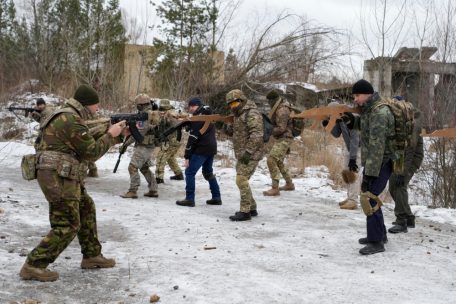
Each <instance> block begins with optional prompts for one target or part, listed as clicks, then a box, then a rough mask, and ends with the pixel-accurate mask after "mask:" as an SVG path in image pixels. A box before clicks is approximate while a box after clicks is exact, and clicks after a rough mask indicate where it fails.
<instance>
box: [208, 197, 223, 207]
mask: <svg viewBox="0 0 456 304" xmlns="http://www.w3.org/2000/svg"><path fill="white" fill-rule="evenodd" d="M206 204H208V205H221V204H222V200H221V199H219V198H211V199H210V200H207V201H206Z"/></svg>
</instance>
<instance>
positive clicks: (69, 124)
mask: <svg viewBox="0 0 456 304" xmlns="http://www.w3.org/2000/svg"><path fill="white" fill-rule="evenodd" d="M63 108H65V109H68V110H70V111H71V112H70V113H59V114H57V115H55V116H54V117H52V118H51V120H50V122H48V123H47V124H46V122H43V121H41V123H42V124H43V123H44V124H45V125H44V128H43V129H42V130H41V134H40V137H41V140H40V143H39V144H38V146H37V152H42V151H57V152H61V153H65V154H69V155H72V156H73V157H75V158H76V159H77V160H78V161H96V160H97V159H99V158H100V157H101V156H103V155H104V154H105V153H106V152H107V151H108V149H109V148H110V147H111V146H113V145H115V144H117V143H119V142H120V139H119V138H113V137H112V136H111V135H110V134H109V133H106V134H104V135H103V136H101V137H100V138H98V139H97V140H95V139H94V138H93V136H92V135H90V133H89V129H88V127H87V125H86V124H85V123H84V121H85V120H87V119H89V118H90V117H91V115H90V112H89V110H88V109H87V108H85V107H84V106H82V105H81V104H80V103H79V102H78V101H76V100H74V99H69V100H68V101H67V102H66V104H65V105H64V106H63Z"/></svg>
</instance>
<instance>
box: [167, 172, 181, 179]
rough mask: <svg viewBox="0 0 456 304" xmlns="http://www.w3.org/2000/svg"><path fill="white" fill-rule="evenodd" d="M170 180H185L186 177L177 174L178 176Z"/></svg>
mask: <svg viewBox="0 0 456 304" xmlns="http://www.w3.org/2000/svg"><path fill="white" fill-rule="evenodd" d="M169 179H173V180H184V175H183V174H182V173H181V174H177V175H174V176H171V177H170V178H169Z"/></svg>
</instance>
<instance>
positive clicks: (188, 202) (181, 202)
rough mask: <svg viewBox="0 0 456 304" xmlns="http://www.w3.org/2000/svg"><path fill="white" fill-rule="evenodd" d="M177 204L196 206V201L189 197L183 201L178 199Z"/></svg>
mask: <svg viewBox="0 0 456 304" xmlns="http://www.w3.org/2000/svg"><path fill="white" fill-rule="evenodd" d="M176 205H179V206H184V207H195V202H194V201H191V200H188V199H184V200H181V201H176Z"/></svg>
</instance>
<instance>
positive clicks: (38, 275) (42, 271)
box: [19, 262, 59, 282]
mask: <svg viewBox="0 0 456 304" xmlns="http://www.w3.org/2000/svg"><path fill="white" fill-rule="evenodd" d="M19 276H20V277H21V279H22V280H35V281H40V282H53V281H55V280H57V279H58V278H59V274H58V272H55V271H50V270H49V269H46V268H38V267H33V266H32V265H29V264H27V262H25V263H24V265H23V266H22V268H21V271H20V272H19Z"/></svg>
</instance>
